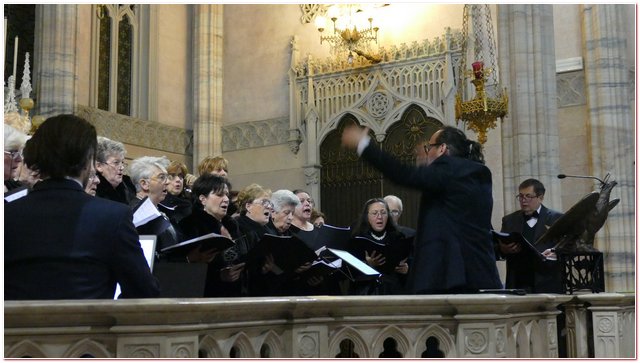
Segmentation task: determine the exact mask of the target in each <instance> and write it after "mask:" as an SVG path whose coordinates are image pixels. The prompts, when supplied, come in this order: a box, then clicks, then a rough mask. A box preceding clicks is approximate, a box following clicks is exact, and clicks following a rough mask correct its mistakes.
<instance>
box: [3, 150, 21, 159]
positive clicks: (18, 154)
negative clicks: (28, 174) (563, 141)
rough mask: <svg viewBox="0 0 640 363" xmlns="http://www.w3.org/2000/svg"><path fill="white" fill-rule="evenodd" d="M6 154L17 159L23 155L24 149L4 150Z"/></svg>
mask: <svg viewBox="0 0 640 363" xmlns="http://www.w3.org/2000/svg"><path fill="white" fill-rule="evenodd" d="M4 154H5V155H11V159H13V160H17V159H20V158H21V157H22V150H14V151H7V150H5V151H4Z"/></svg>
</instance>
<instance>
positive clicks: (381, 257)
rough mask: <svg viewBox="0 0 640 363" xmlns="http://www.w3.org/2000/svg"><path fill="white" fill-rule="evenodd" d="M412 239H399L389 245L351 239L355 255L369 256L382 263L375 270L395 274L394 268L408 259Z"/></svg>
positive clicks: (363, 239) (358, 238) (359, 237)
mask: <svg viewBox="0 0 640 363" xmlns="http://www.w3.org/2000/svg"><path fill="white" fill-rule="evenodd" d="M412 240H413V239H412V238H399V239H397V240H395V241H394V242H392V243H390V244H382V243H379V242H376V241H374V240H372V239H369V238H367V237H363V236H356V237H355V238H354V239H353V249H354V251H356V253H357V255H360V256H369V257H370V258H373V259H375V261H379V262H383V264H381V265H379V266H376V268H377V269H378V270H380V271H382V272H383V273H392V272H395V268H396V267H397V266H398V265H399V264H400V263H401V262H403V261H404V260H406V259H407V258H408V257H409V254H410V253H411V244H412Z"/></svg>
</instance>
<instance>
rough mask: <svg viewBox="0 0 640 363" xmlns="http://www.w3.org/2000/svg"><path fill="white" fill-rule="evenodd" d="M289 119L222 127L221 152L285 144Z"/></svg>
mask: <svg viewBox="0 0 640 363" xmlns="http://www.w3.org/2000/svg"><path fill="white" fill-rule="evenodd" d="M288 141H289V118H288V117H282V118H275V119H270V120H261V121H250V122H243V123H238V124H233V125H228V126H223V127H222V151H223V152H228V151H235V150H242V149H251V148H256V147H265V146H273V145H280V144H287V143H288Z"/></svg>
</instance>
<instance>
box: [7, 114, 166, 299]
mask: <svg viewBox="0 0 640 363" xmlns="http://www.w3.org/2000/svg"><path fill="white" fill-rule="evenodd" d="M96 147H97V138H96V130H95V128H94V127H93V126H92V125H91V124H89V123H88V122H87V121H85V120H84V119H81V118H79V117H76V116H73V115H59V116H55V117H51V118H49V119H48V120H47V121H45V122H44V123H43V124H42V125H41V126H40V128H38V130H37V131H36V133H35V134H34V135H33V137H32V138H31V139H30V140H29V141H28V142H27V144H26V146H25V149H24V160H25V163H26V164H27V165H28V166H29V168H30V169H31V170H34V171H37V172H38V173H39V174H40V176H41V177H42V179H43V180H42V181H40V182H38V183H37V184H36V185H35V186H34V187H33V190H32V191H31V192H30V193H29V194H28V195H27V196H26V197H23V198H21V199H18V200H16V201H13V202H11V203H8V204H6V205H5V209H4V210H5V215H4V222H5V233H4V237H5V241H4V263H5V265H4V283H5V285H4V297H5V299H6V300H41V299H113V297H114V293H115V288H116V283H119V284H120V287H121V290H122V294H121V295H120V296H121V297H126V298H145V297H156V296H158V294H159V286H158V282H157V280H156V279H155V277H153V276H152V275H151V271H150V270H149V266H148V265H147V262H146V260H145V257H144V254H143V252H142V248H141V246H140V242H139V240H138V234H137V233H136V230H135V228H134V226H133V222H132V212H131V209H130V208H129V206H127V205H125V204H122V203H116V202H113V201H110V200H106V199H102V198H97V197H93V196H91V195H89V194H87V193H85V192H84V188H83V186H84V185H86V183H87V182H88V179H89V175H90V173H91V172H92V171H93V163H94V158H95V153H96Z"/></svg>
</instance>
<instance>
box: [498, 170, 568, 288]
mask: <svg viewBox="0 0 640 363" xmlns="http://www.w3.org/2000/svg"><path fill="white" fill-rule="evenodd" d="M544 193H545V189H544V185H543V184H542V183H541V182H540V181H539V180H537V179H527V180H525V181H523V182H522V183H521V184H520V186H519V187H518V194H517V195H516V199H517V200H518V202H519V203H520V210H519V211H516V212H513V213H511V214H509V215H507V216H505V217H504V218H502V228H501V231H502V232H509V233H511V232H517V233H520V234H522V236H523V237H524V238H525V239H526V240H527V241H529V242H531V244H533V245H534V246H535V247H536V249H537V250H538V251H540V252H541V253H542V254H543V255H545V256H546V257H547V258H548V260H547V261H540V260H539V259H538V258H537V257H536V256H535V255H533V254H532V253H531V251H528V250H527V249H526V248H525V247H524V246H521V245H520V244H519V243H509V244H502V243H498V246H497V248H496V252H497V253H498V254H499V255H500V256H502V257H503V258H505V259H506V260H507V278H506V283H505V285H506V286H505V287H506V288H508V289H524V290H526V291H527V292H533V293H540V292H557V293H561V292H562V291H561V290H562V286H561V277H560V271H559V266H558V263H557V262H555V259H556V256H555V253H554V252H553V250H552V247H553V242H552V243H550V244H548V245H547V244H545V245H537V244H536V243H535V242H536V241H537V240H538V238H540V237H541V236H542V235H543V234H544V232H545V231H546V230H547V229H548V228H549V227H550V226H551V225H552V224H553V223H554V222H555V221H557V220H558V218H560V217H561V216H562V213H560V212H557V211H554V210H552V209H549V208H547V207H545V206H544V205H543V204H542V201H543V200H544Z"/></svg>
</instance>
